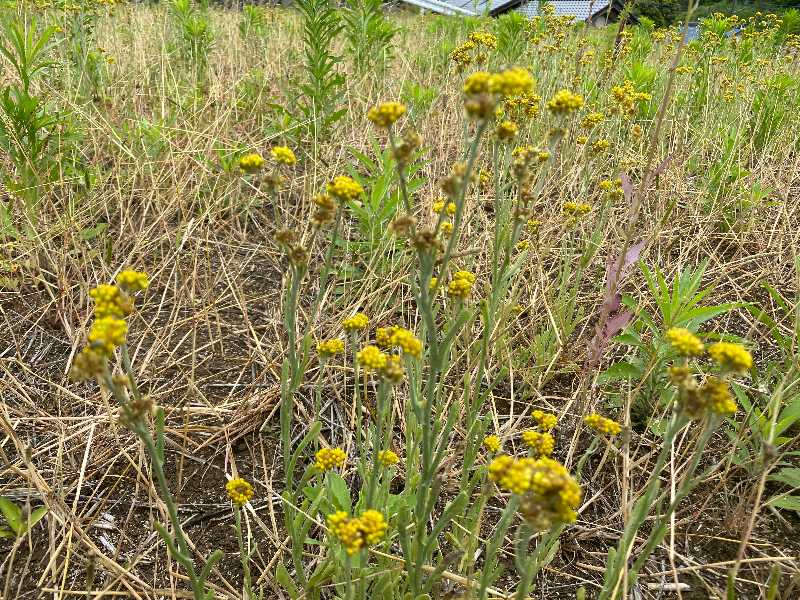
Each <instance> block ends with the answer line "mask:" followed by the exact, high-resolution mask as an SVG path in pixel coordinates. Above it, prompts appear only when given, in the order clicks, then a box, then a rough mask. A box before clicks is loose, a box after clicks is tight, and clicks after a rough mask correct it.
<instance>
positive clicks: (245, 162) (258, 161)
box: [239, 152, 264, 173]
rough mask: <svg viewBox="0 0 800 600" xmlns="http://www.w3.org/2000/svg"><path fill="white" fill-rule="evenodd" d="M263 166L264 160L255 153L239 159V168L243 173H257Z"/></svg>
mask: <svg viewBox="0 0 800 600" xmlns="http://www.w3.org/2000/svg"><path fill="white" fill-rule="evenodd" d="M263 166H264V159H263V158H262V157H261V155H260V154H258V153H257V152H251V153H249V154H245V155H244V156H242V157H241V158H240V159H239V168H240V169H241V170H242V171H244V172H245V173H258V172H259V171H260V170H261V167H263Z"/></svg>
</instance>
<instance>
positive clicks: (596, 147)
mask: <svg viewBox="0 0 800 600" xmlns="http://www.w3.org/2000/svg"><path fill="white" fill-rule="evenodd" d="M610 148H611V142H609V141H608V140H606V139H601V140H595V141H594V142H592V146H591V151H592V154H602V153H603V152H608V150H609V149H610Z"/></svg>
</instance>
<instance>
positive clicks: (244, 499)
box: [225, 478, 253, 506]
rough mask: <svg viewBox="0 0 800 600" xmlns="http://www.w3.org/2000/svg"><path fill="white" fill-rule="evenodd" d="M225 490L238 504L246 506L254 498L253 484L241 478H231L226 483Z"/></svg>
mask: <svg viewBox="0 0 800 600" xmlns="http://www.w3.org/2000/svg"><path fill="white" fill-rule="evenodd" d="M225 490H226V491H227V492H228V498H230V500H231V502H233V503H234V504H235V505H236V506H244V505H245V504H247V503H248V502H250V500H252V499H253V486H252V485H250V484H249V483H248V482H247V481H245V480H244V479H241V478H237V479H231V480H230V481H229V482H228V483H226V484H225Z"/></svg>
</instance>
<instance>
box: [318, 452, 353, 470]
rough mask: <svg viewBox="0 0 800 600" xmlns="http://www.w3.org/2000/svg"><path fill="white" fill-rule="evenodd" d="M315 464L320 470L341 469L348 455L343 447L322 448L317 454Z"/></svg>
mask: <svg viewBox="0 0 800 600" xmlns="http://www.w3.org/2000/svg"><path fill="white" fill-rule="evenodd" d="M315 458H316V461H315V462H314V466H315V467H316V468H317V469H318V470H320V471H330V470H331V469H341V468H342V467H343V466H344V461H345V459H346V458H347V455H346V454H345V453H344V450H342V449H341V448H320V449H319V450H317V453H316V454H315Z"/></svg>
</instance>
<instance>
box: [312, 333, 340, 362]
mask: <svg viewBox="0 0 800 600" xmlns="http://www.w3.org/2000/svg"><path fill="white" fill-rule="evenodd" d="M342 352H344V340H340V339H339V338H332V339H330V340H324V341H322V342H320V343H318V344H317V354H319V355H320V356H321V357H323V358H328V357H330V356H334V355H336V354H341V353H342Z"/></svg>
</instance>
